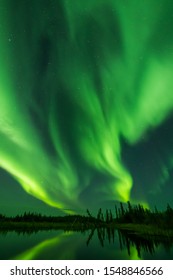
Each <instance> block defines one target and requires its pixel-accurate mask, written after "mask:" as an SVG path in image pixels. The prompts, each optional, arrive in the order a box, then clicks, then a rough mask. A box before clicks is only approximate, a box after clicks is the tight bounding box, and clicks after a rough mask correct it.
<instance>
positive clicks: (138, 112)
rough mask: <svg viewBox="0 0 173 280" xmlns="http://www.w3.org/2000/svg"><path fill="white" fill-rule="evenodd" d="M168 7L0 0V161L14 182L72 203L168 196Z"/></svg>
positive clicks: (171, 140) (154, 1) (171, 98)
mask: <svg viewBox="0 0 173 280" xmlns="http://www.w3.org/2000/svg"><path fill="white" fill-rule="evenodd" d="M172 14H173V3H172V1H171V0H160V1H158V0H146V1H142V0H88V1H79V0H15V1H13V0H0V62H1V64H0V167H1V171H2V173H3V172H7V174H9V176H12V177H13V181H14V186H15V183H16V182H17V183H18V184H20V186H21V187H22V188H23V189H24V190H25V191H26V192H27V193H28V194H30V195H32V196H34V197H35V198H38V199H39V200H41V201H43V202H45V203H46V204H48V205H50V206H54V207H57V208H60V209H72V210H75V211H77V210H79V209H84V210H85V209H86V207H88V205H89V206H90V207H91V208H92V207H93V208H95V207H96V208H98V207H100V206H101V205H104V203H109V202H111V201H112V202H115V201H122V202H126V201H127V200H131V201H132V202H135V203H136V202H140V203H145V204H147V205H151V204H153V203H155V204H157V203H158V204H159V203H160V204H161V203H164V205H165V204H166V203H167V202H169V203H170V202H171V196H172V194H173V192H172V186H173V184H172V183H173V178H172V175H173V132H172V120H173V117H172V110H173V28H172V26H173V15H172ZM1 178H3V176H1ZM1 185H3V180H2V179H1ZM5 188H6V190H4V191H6V192H7V193H8V186H5ZM10 188H11V186H10ZM9 195H10V194H9ZM14 201H16V203H19V204H20V198H19V197H14ZM153 201H154V202H153Z"/></svg>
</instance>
